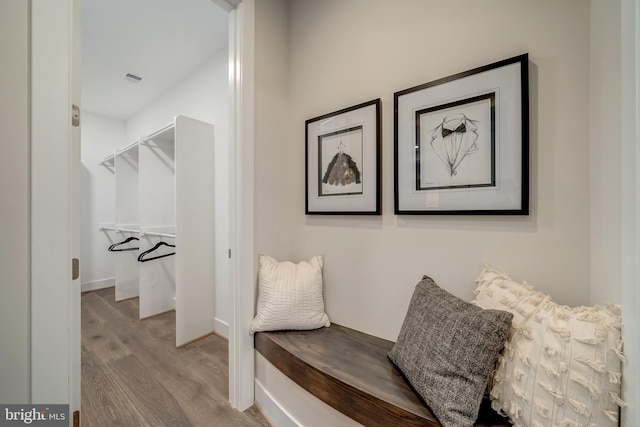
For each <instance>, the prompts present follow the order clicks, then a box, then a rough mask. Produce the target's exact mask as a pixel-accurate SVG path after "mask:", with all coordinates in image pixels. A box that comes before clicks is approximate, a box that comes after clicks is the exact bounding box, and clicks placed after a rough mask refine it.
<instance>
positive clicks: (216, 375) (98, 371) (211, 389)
mask: <svg viewBox="0 0 640 427" xmlns="http://www.w3.org/2000/svg"><path fill="white" fill-rule="evenodd" d="M228 371H229V365H228V343H227V341H226V340H224V339H223V338H220V337H218V336H216V335H210V336H208V337H205V338H203V339H201V340H198V341H196V342H194V343H192V344H189V345H188V346H186V347H183V348H179V349H176V348H175V313H174V312H169V313H165V314H162V315H159V316H155V317H152V318H149V319H145V320H142V321H141V320H138V300H137V299H130V300H126V301H121V302H115V299H114V289H113V288H108V289H101V290H98V291H92V292H88V293H85V294H83V295H82V411H81V423H82V426H84V427H88V426H91V427H102V426H105V427H113V426H123V427H139V426H153V427H159V426H167V427H169V426H170V427H179V426H180V427H181V426H185V427H188V426H193V427H199V426H203V427H205V426H206V427H211V426H221V427H227V426H238V427H250V426H263V427H268V426H271V424H270V423H269V422H268V421H267V419H266V418H265V417H264V416H263V415H262V413H261V412H260V410H259V409H258V408H256V407H255V406H253V407H251V408H249V409H248V410H247V411H245V412H239V411H237V410H235V409H233V408H232V407H231V406H230V405H229V403H228V400H229V399H228V390H229V378H228Z"/></svg>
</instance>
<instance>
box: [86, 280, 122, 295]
mask: <svg viewBox="0 0 640 427" xmlns="http://www.w3.org/2000/svg"><path fill="white" fill-rule="evenodd" d="M115 285H116V279H115V277H112V278H110V279H102V280H94V281H92V282H84V283H83V284H82V285H80V291H81V292H87V291H95V290H98V289H104V288H111V287H113V286H115Z"/></svg>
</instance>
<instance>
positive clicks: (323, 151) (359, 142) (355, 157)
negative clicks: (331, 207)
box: [318, 125, 364, 197]
mask: <svg viewBox="0 0 640 427" xmlns="http://www.w3.org/2000/svg"><path fill="white" fill-rule="evenodd" d="M363 135H364V134H363V128H362V126H361V125H358V126H351V127H348V128H346V129H340V130H336V131H332V132H329V133H326V134H323V135H320V136H319V137H318V150H319V151H318V195H319V196H321V197H322V196H352V195H356V194H362V193H363V188H364V187H363V184H362V174H363V170H362V164H363V161H364V151H363Z"/></svg>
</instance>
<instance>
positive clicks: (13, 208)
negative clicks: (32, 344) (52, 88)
mask: <svg viewBox="0 0 640 427" xmlns="http://www.w3.org/2000/svg"><path fill="white" fill-rule="evenodd" d="M0 58H2V64H3V65H2V79H0V124H1V126H2V129H3V137H2V156H0V197H1V198H2V207H1V208H0V232H1V233H2V236H3V239H5V244H3V245H2V251H1V254H2V255H1V256H0V286H2V293H3V294H2V298H0V342H2V346H1V349H0V360H2V363H1V364H0V378H1V379H2V380H1V381H0V402H2V403H4V404H8V403H16V404H18V403H26V402H29V400H30V388H29V371H30V369H31V366H30V365H29V352H30V348H29V338H30V336H29V329H30V324H29V323H30V322H29V318H30V310H29V303H30V301H29V284H30V277H29V276H30V274H29V256H30V252H29V240H30V238H29V214H30V211H29V197H30V196H29V175H30V169H29V154H30V153H29V145H30V144H29V3H28V2H25V1H23V0H11V1H2V2H0Z"/></svg>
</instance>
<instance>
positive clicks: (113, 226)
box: [98, 225, 116, 231]
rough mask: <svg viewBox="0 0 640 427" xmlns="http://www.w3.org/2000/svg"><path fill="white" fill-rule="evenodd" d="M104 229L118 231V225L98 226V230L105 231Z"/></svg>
mask: <svg viewBox="0 0 640 427" xmlns="http://www.w3.org/2000/svg"><path fill="white" fill-rule="evenodd" d="M104 230H111V231H116V227H115V225H101V226H100V227H98V231H104Z"/></svg>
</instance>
